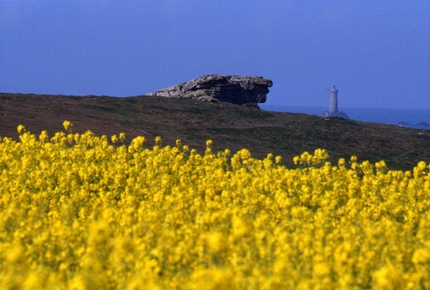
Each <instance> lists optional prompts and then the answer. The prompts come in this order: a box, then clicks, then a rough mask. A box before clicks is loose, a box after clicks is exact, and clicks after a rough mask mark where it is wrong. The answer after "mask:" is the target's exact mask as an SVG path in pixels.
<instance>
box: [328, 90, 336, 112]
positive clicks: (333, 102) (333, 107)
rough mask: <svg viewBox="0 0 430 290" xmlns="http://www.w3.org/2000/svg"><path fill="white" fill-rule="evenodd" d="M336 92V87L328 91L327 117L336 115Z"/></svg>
mask: <svg viewBox="0 0 430 290" xmlns="http://www.w3.org/2000/svg"><path fill="white" fill-rule="evenodd" d="M337 92H338V90H337V89H336V86H333V87H332V88H331V90H330V106H329V107H328V113H329V115H331V114H335V113H337V111H338V109H337Z"/></svg>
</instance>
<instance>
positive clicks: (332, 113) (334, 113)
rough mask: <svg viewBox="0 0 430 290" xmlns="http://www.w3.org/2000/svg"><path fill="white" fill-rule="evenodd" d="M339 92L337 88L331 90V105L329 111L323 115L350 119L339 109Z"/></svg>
mask: <svg viewBox="0 0 430 290" xmlns="http://www.w3.org/2000/svg"><path fill="white" fill-rule="evenodd" d="M337 92H338V90H337V89H336V86H333V87H332V88H331V90H330V105H329V107H328V111H325V112H324V113H323V117H341V118H345V119H349V117H348V115H347V114H346V113H344V112H342V111H339V109H338V107H337Z"/></svg>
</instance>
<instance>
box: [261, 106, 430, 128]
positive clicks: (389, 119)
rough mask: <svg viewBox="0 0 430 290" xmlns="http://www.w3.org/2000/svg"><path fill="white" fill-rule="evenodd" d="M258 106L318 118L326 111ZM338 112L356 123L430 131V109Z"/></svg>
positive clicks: (361, 109) (362, 109) (344, 110)
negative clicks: (389, 125) (343, 113)
mask: <svg viewBox="0 0 430 290" xmlns="http://www.w3.org/2000/svg"><path fill="white" fill-rule="evenodd" d="M259 106H260V108H261V109H262V110H266V111H274V112H290V113H302V114H308V115H315V116H320V117H321V116H322V115H323V113H324V111H327V108H325V107H296V106H293V107H289V106H270V105H264V104H260V105H259ZM340 111H343V112H345V113H346V114H347V115H348V117H349V118H350V119H353V120H357V121H363V122H372V123H380V124H391V125H399V126H405V127H413V128H418V129H427V130H430V108H429V109H403V108H342V109H340ZM426 125H427V126H426Z"/></svg>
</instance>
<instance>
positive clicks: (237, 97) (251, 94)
mask: <svg viewBox="0 0 430 290" xmlns="http://www.w3.org/2000/svg"><path fill="white" fill-rule="evenodd" d="M272 85H273V82H272V81H271V80H269V79H264V78H263V77H259V76H238V75H217V74H209V75H203V76H201V77H198V78H195V79H192V80H190V81H188V82H185V83H181V84H178V85H175V86H171V87H168V88H165V89H160V90H157V91H155V92H151V93H147V94H145V95H150V96H160V97H172V98H192V99H197V100H202V101H209V102H217V101H219V102H229V103H233V104H239V105H242V104H255V105H256V104H258V103H264V102H266V95H267V94H268V93H269V87H271V86H272Z"/></svg>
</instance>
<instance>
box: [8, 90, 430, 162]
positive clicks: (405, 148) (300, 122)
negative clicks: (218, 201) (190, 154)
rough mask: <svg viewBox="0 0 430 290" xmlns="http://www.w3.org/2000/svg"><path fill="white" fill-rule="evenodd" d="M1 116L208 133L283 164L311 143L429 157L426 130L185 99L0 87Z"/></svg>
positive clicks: (13, 120) (186, 138)
mask: <svg viewBox="0 0 430 290" xmlns="http://www.w3.org/2000/svg"><path fill="white" fill-rule="evenodd" d="M0 118H1V119H0V136H2V137H5V136H7V137H12V138H14V139H16V138H17V137H18V134H17V132H16V127H17V125H19V124H23V125H25V126H26V128H27V130H29V131H31V132H32V133H35V134H39V133H40V131H41V130H45V129H46V130H48V132H49V133H50V134H51V135H53V134H54V133H55V132H57V131H61V130H62V122H63V121H64V120H69V121H71V122H72V123H73V124H74V131H75V132H80V133H83V132H84V131H86V130H91V131H93V132H94V133H95V134H97V135H103V134H104V135H108V136H111V135H113V134H118V133H120V132H125V133H126V134H127V138H128V140H131V139H132V138H134V137H135V136H138V135H142V136H145V137H146V138H147V140H148V146H151V145H152V142H153V139H154V138H155V136H157V135H160V136H161V137H162V138H163V142H164V144H170V145H173V144H174V141H175V140H176V139H177V138H180V139H181V140H182V141H183V143H184V144H188V145H190V146H191V147H193V148H196V149H198V150H200V152H203V150H204V148H205V141H206V140H207V139H212V140H213V141H214V149H215V151H218V150H223V149H225V148H229V149H231V150H232V151H236V150H239V149H241V148H244V147H245V148H248V149H249V150H250V151H251V153H252V155H253V156H255V157H259V158H262V157H265V156H266V155H267V153H269V152H270V153H273V154H275V155H281V156H282V157H283V159H284V163H286V164H287V165H291V164H292V158H293V156H295V155H298V154H300V153H302V152H304V151H309V152H313V150H315V149H316V148H324V149H326V150H327V151H328V152H329V154H330V156H331V161H332V162H337V159H338V158H340V157H345V158H349V157H350V156H351V155H357V156H358V157H359V158H360V160H369V161H371V162H376V161H379V160H381V159H384V160H385V161H386V162H387V164H388V166H389V167H390V168H392V169H412V167H413V166H414V165H415V164H416V163H417V162H418V161H420V160H424V161H427V162H429V161H430V131H423V130H415V129H408V128H402V127H398V126H393V125H383V124H375V123H366V122H358V121H353V120H344V119H337V118H332V119H324V118H321V117H316V116H310V115H305V114H292V113H279V112H267V111H263V110H259V109H256V108H252V107H246V106H237V105H233V104H229V103H206V102H200V101H195V100H189V99H173V98H161V97H150V96H136V97H127V98H116V97H107V96H85V97H79V96H63V95H60V96H54V95H35V94H10V93H0Z"/></svg>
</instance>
